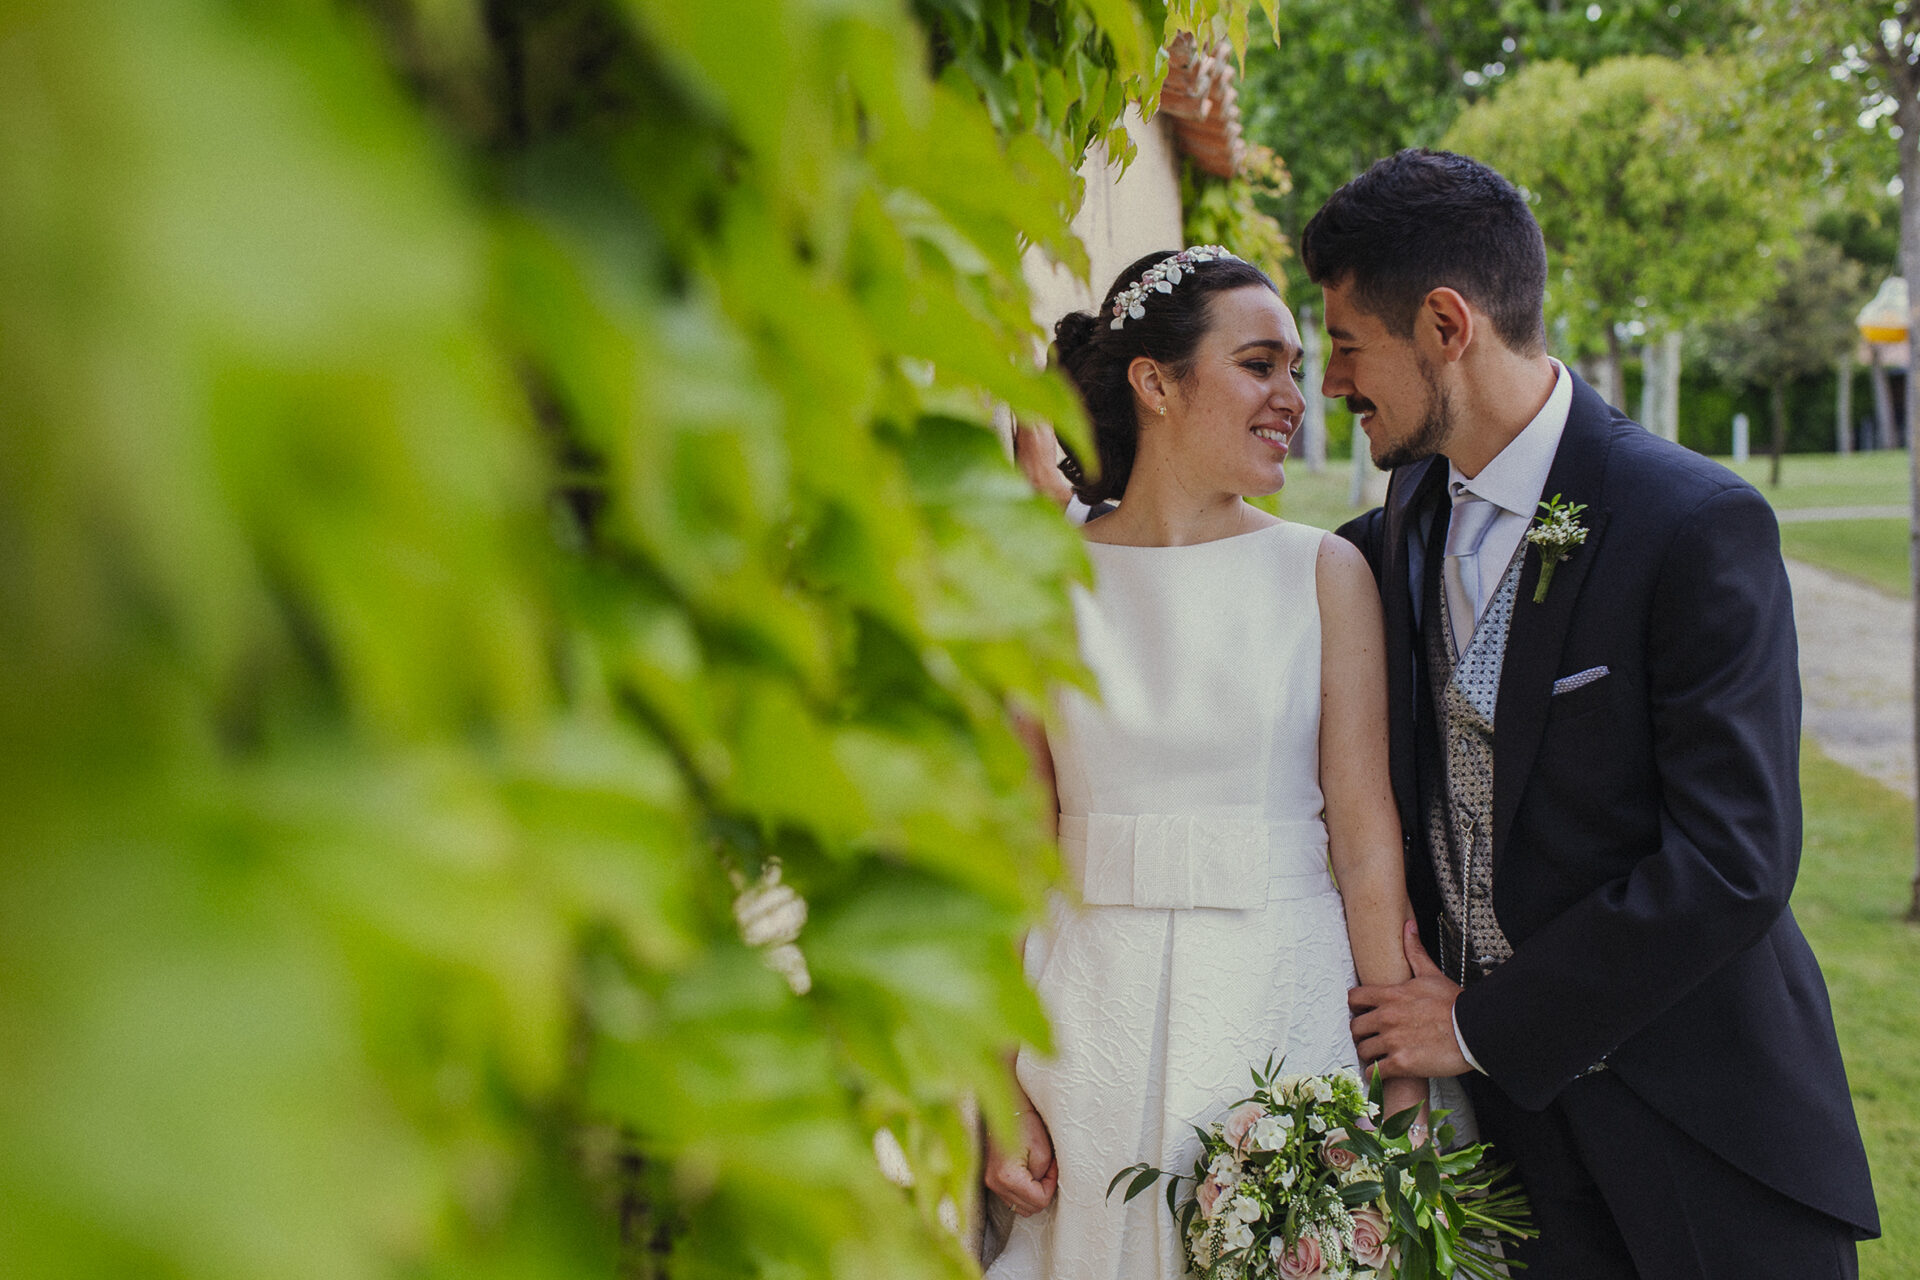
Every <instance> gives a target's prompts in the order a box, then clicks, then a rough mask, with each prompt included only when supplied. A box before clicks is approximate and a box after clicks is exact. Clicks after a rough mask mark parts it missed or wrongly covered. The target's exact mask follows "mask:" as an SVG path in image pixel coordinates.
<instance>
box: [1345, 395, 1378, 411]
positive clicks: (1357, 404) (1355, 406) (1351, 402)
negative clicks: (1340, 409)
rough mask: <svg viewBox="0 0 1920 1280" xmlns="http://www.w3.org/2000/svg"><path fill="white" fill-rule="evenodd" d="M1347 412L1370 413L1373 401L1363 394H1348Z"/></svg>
mask: <svg viewBox="0 0 1920 1280" xmlns="http://www.w3.org/2000/svg"><path fill="white" fill-rule="evenodd" d="M1346 399H1347V412H1348V413H1352V414H1362V413H1372V412H1373V401H1371V400H1369V399H1367V398H1366V397H1365V396H1348V397H1347V398H1346Z"/></svg>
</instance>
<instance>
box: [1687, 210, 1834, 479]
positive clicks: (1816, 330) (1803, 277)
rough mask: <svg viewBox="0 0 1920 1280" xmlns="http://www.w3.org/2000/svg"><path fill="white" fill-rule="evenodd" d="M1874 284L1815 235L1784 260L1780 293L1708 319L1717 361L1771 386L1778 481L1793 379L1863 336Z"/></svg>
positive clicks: (1705, 340)
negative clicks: (1863, 308)
mask: <svg viewBox="0 0 1920 1280" xmlns="http://www.w3.org/2000/svg"><path fill="white" fill-rule="evenodd" d="M1869 292H1870V291H1869V290H1868V289H1867V288H1866V282H1865V276H1864V273H1863V272H1862V270H1861V267H1860V264H1859V263H1858V262H1855V261H1854V260H1853V259H1851V258H1849V257H1847V255H1846V254H1845V253H1844V252H1842V251H1841V249H1840V247H1839V246H1838V245H1836V244H1834V243H1833V242H1832V241H1830V240H1826V239H1823V238H1821V237H1819V236H1813V235H1810V236H1808V237H1806V239H1805V240H1804V241H1803V243H1802V245H1801V248H1800V251H1799V253H1798V255H1797V256H1796V257H1794V258H1793V259H1791V260H1789V261H1788V262H1786V263H1784V264H1782V267H1781V270H1780V283H1779V285H1778V286H1777V287H1776V288H1775V289H1774V291H1773V293H1772V294H1771V295H1770V296H1769V297H1767V298H1765V299H1763V300H1762V301H1761V302H1759V303H1758V304H1757V305H1755V306H1752V307H1749V308H1748V309H1747V310H1745V311H1744V312H1741V313H1739V314H1737V315H1732V316H1726V317H1722V318H1720V319H1717V320H1710V321H1708V322H1707V323H1706V324H1704V325H1703V326H1702V327H1701V332H1700V338H1701V344H1702V347H1703V349H1704V351H1705V354H1706V359H1707V362H1708V364H1710V365H1711V366H1712V367H1713V368H1714V369H1715V370H1716V371H1717V372H1719V373H1720V374H1721V376H1722V377H1725V378H1727V379H1728V380H1729V381H1733V382H1750V383H1758V384H1760V385H1762V386H1764V387H1766V388H1767V389H1768V394H1769V400H1770V404H1771V408H1772V411H1773V467H1772V472H1771V483H1773V484H1776V485H1777V484H1779V483H1780V459H1781V456H1782V455H1783V454H1784V453H1785V452H1786V448H1787V386H1788V384H1790V383H1791V382H1793V381H1794V380H1795V379H1797V378H1803V377H1808V376H1812V375H1815V374H1819V373H1823V372H1825V371H1826V370H1827V369H1828V368H1830V367H1832V365H1833V364H1834V362H1835V361H1837V360H1838V359H1839V358H1840V357H1841V356H1842V355H1844V354H1845V353H1846V352H1847V351H1849V350H1851V349H1852V347H1853V346H1854V344H1855V343H1857V342H1858V341H1859V333H1858V331H1857V330H1856V329H1855V328H1854V324H1853V318H1854V315H1855V314H1856V313H1857V312H1858V311H1859V309H1860V305H1861V304H1862V303H1863V302H1865V301H1866V299H1867V295H1868V293H1869Z"/></svg>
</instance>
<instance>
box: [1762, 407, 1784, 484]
mask: <svg viewBox="0 0 1920 1280" xmlns="http://www.w3.org/2000/svg"><path fill="white" fill-rule="evenodd" d="M1767 400H1768V402H1769V403H1770V404H1771V405H1772V406H1773V466H1772V467H1771V468H1769V470H1768V472H1767V483H1768V484H1769V485H1771V486H1772V487H1773V488H1775V489H1778V488H1779V487H1780V458H1781V456H1782V455H1783V454H1785V453H1786V451H1787V384H1786V383H1785V382H1779V381H1776V382H1775V383H1774V384H1773V386H1772V388H1771V389H1769V391H1768V393H1767Z"/></svg>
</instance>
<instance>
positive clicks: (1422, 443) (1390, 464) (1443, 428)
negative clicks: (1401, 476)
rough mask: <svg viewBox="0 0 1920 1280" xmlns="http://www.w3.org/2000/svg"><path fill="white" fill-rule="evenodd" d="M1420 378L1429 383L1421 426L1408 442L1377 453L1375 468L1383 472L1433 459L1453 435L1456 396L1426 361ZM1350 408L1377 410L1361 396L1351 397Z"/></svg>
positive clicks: (1374, 455) (1348, 399)
mask: <svg viewBox="0 0 1920 1280" xmlns="http://www.w3.org/2000/svg"><path fill="white" fill-rule="evenodd" d="M1420 378H1421V381H1423V382H1425V383H1426V384H1427V404H1426V410H1425V413H1424V415H1423V416H1422V418H1421V419H1420V426H1419V428H1418V429H1417V430H1416V431H1415V432H1414V433H1413V435H1412V436H1411V437H1409V438H1408V439H1406V440H1403V441H1401V442H1400V443H1399V444H1397V445H1392V446H1389V447H1388V448H1387V449H1386V450H1385V451H1384V452H1375V453H1374V454H1373V465H1374V466H1376V467H1379V468H1380V469H1381V470H1382V471H1392V470H1393V469H1394V468H1395V467H1404V466H1406V465H1407V464H1408V463H1409V462H1419V461H1421V460H1422V459H1424V458H1431V457H1432V456H1433V455H1434V454H1436V453H1439V452H1441V451H1442V450H1443V449H1445V448H1446V445H1447V441H1448V440H1449V439H1451V438H1452V436H1453V422H1454V419H1453V396H1452V394H1451V393H1450V392H1449V391H1448V390H1447V389H1446V388H1445V387H1442V386H1441V385H1440V378H1439V376H1438V375H1437V374H1436V372H1435V370H1434V367H1433V366H1432V365H1431V364H1429V363H1427V362H1426V361H1425V360H1422V361H1420ZM1347 408H1348V409H1350V410H1352V411H1353V412H1355V413H1365V412H1367V411H1368V410H1370V409H1372V408H1373V402H1372V401H1371V400H1367V399H1365V398H1363V397H1360V396H1348V397H1347Z"/></svg>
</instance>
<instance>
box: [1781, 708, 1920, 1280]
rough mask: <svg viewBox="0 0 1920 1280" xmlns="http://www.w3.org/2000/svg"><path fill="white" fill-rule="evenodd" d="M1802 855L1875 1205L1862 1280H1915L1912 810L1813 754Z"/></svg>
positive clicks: (1804, 918)
mask: <svg viewBox="0 0 1920 1280" xmlns="http://www.w3.org/2000/svg"><path fill="white" fill-rule="evenodd" d="M1801 794H1802V797H1803V798H1804V800H1805V803H1806V852H1805V856H1804V858H1803V860H1802V862H1801V866H1800V881H1799V886H1798V888H1797V889H1796V891H1795V893H1794V896H1793V910H1794V914H1795V915H1796V916H1798V917H1799V920H1800V924H1801V927H1802V928H1804V929H1805V930H1806V934H1807V938H1808V940H1809V941H1811V942H1812V944H1813V949H1814V951H1815V952H1816V953H1817V954H1818V955H1819V957H1820V965H1821V967H1822V968H1823V969H1824V970H1825V971H1826V975H1827V987H1828V989H1829V990H1830V991H1831V992H1832V994H1833V1007H1834V1018H1835V1021H1836V1022H1837V1023H1838V1025H1839V1029H1840V1048H1841V1052H1842V1053H1843V1054H1845V1056H1846V1061H1847V1074H1848V1077H1849V1079H1850V1080H1851V1082H1852V1085H1853V1099H1854V1106H1855V1108H1856V1109H1857V1111H1858V1113H1859V1116H1860V1125H1861V1128H1862V1130H1863V1131H1864V1132H1865V1135H1866V1141H1867V1157H1868V1159H1869V1161H1871V1163H1872V1166H1873V1179H1874V1188H1875V1190H1876V1191H1877V1192H1878V1193H1879V1197H1880V1219H1881V1223H1882V1226H1883V1227H1884V1229H1885V1231H1886V1235H1885V1237H1884V1238H1883V1239H1881V1240H1878V1241H1874V1242H1872V1243H1869V1244H1866V1245H1863V1246H1861V1250H1860V1264H1861V1265H1860V1274H1861V1275H1862V1276H1863V1277H1865V1278H1866V1280H1911V1277H1913V1276H1916V1275H1920V999H1916V998H1915V993H1916V992H1917V991H1920V926H1915V925H1910V924H1907V923H1906V922H1905V921H1904V920H1903V919H1902V916H1903V914H1904V912H1905V911H1906V907H1907V903H1908V900H1909V897H1910V895H1911V887H1910V885H1911V881H1912V878H1913V864H1914V835H1913V822H1914V807H1913V805H1912V804H1911V803H1910V802H1909V801H1907V799H1906V798H1905V797H1903V796H1900V795H1898V794H1896V793H1895V792H1893V791H1890V790H1888V789H1887V788H1886V787H1883V786H1881V785H1880V784H1879V783H1877V782H1874V781H1872V780H1870V779H1868V778H1864V777H1862V776H1860V775H1859V774H1857V773H1855V772H1853V771H1852V770H1851V769H1847V768H1845V767H1844V766H1842V765H1838V764H1835V763H1834V762H1833V761H1831V760H1828V759H1827V758H1826V757H1825V756H1823V755H1822V754H1821V753H1820V752H1819V750H1818V749H1817V748H1815V747H1814V746H1812V744H1811V743H1809V744H1808V746H1807V748H1806V752H1805V755H1804V757H1803V760H1802V778H1801Z"/></svg>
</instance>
